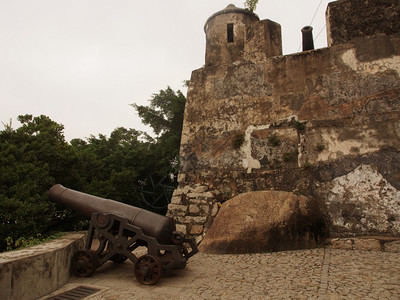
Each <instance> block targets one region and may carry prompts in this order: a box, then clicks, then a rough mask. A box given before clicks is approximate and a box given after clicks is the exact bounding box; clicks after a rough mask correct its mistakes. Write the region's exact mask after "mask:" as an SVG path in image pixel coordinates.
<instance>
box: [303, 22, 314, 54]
mask: <svg viewBox="0 0 400 300" xmlns="http://www.w3.org/2000/svg"><path fill="white" fill-rule="evenodd" d="M312 30H313V28H312V27H311V26H305V27H303V28H302V29H301V33H302V35H303V51H307V50H314V39H313V33H312Z"/></svg>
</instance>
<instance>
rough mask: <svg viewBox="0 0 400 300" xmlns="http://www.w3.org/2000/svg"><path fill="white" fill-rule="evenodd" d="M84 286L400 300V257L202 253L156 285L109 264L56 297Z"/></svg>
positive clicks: (166, 293) (147, 295)
mask: <svg viewBox="0 0 400 300" xmlns="http://www.w3.org/2000/svg"><path fill="white" fill-rule="evenodd" d="M80 285H85V286H91V287H98V288H100V289H101V290H100V291H99V292H97V293H96V294H93V295H91V296H88V297H87V298H85V299H96V300H97V299H107V300H112V299H400V253H390V252H379V251H357V250H339V249H328V248H327V249H311V250H299V251H286V252H273V253H262V254H246V255H207V254H203V253H198V254H196V255H195V256H194V257H192V258H191V259H190V261H189V263H188V265H187V267H186V268H185V269H183V270H177V271H174V272H172V273H170V274H168V275H166V276H164V277H163V278H161V280H160V281H159V282H158V283H157V285H155V286H143V285H141V284H139V283H138V282H137V281H136V279H135V278H134V275H133V265H132V264H131V263H125V264H123V265H116V264H113V263H107V264H105V265H104V266H102V267H101V268H99V269H98V270H97V271H96V273H95V274H94V275H93V276H92V277H90V278H74V277H72V278H71V279H70V281H69V282H68V284H66V285H65V286H64V287H63V288H62V289H60V290H58V291H56V292H55V293H53V295H55V294H58V293H60V292H62V291H66V290H69V289H72V288H74V287H77V286H80ZM47 297H48V296H47ZM45 298H46V297H45ZM45 298H43V299H45Z"/></svg>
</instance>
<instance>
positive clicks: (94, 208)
mask: <svg viewBox="0 0 400 300" xmlns="http://www.w3.org/2000/svg"><path fill="white" fill-rule="evenodd" d="M48 197H49V199H50V200H51V201H53V202H56V203H59V204H62V205H64V206H65V207H67V208H70V209H72V210H74V211H78V212H80V213H81V214H83V215H84V216H86V217H91V215H92V214H113V215H116V216H119V217H120V218H122V219H126V220H127V221H128V223H130V224H131V225H134V226H137V227H140V228H141V229H142V230H143V233H145V234H147V235H149V236H152V237H154V238H156V239H157V241H158V242H159V243H161V244H173V242H174V239H175V238H176V237H175V236H176V232H175V230H176V228H175V224H174V222H173V220H172V219H171V218H168V217H166V216H161V215H158V214H156V213H153V212H151V211H147V210H145V209H141V208H138V207H135V206H131V205H128V204H124V203H121V202H117V201H114V200H109V199H104V198H101V197H97V196H93V195H89V194H85V193H82V192H78V191H74V190H71V189H68V188H65V187H64V186H62V185H61V184H56V185H54V186H53V187H52V188H51V189H50V191H49V194H48Z"/></svg>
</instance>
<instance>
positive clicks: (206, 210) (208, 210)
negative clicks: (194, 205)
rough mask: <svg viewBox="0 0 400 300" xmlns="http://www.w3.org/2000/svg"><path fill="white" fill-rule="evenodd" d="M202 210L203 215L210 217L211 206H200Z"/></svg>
mask: <svg viewBox="0 0 400 300" xmlns="http://www.w3.org/2000/svg"><path fill="white" fill-rule="evenodd" d="M200 209H201V213H202V214H203V215H208V214H209V212H210V206H209V205H202V206H200Z"/></svg>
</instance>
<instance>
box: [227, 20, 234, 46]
mask: <svg viewBox="0 0 400 300" xmlns="http://www.w3.org/2000/svg"><path fill="white" fill-rule="evenodd" d="M226 29H227V34H228V43H233V24H232V23H229V24H228V26H227V27H226Z"/></svg>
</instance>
